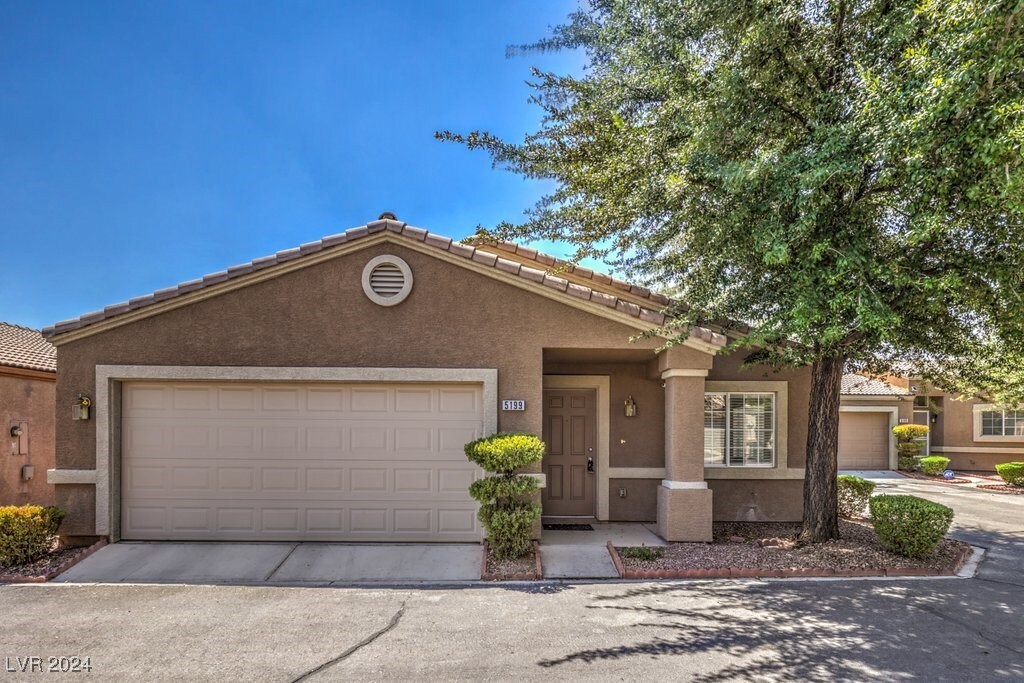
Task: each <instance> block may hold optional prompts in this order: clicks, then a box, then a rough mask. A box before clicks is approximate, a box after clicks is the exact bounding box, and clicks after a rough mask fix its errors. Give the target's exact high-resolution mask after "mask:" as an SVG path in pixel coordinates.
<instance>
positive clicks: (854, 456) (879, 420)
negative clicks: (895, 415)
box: [839, 412, 889, 470]
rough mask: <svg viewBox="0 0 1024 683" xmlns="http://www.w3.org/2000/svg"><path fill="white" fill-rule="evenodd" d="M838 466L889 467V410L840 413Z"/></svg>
mask: <svg viewBox="0 0 1024 683" xmlns="http://www.w3.org/2000/svg"><path fill="white" fill-rule="evenodd" d="M839 469H841V470H887V469H889V413H850V412H841V413H839Z"/></svg>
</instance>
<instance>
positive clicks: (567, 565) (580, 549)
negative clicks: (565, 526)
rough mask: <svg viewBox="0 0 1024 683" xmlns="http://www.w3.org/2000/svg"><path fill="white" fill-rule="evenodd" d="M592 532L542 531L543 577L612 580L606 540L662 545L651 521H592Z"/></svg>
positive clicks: (632, 543)
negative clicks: (648, 522)
mask: <svg viewBox="0 0 1024 683" xmlns="http://www.w3.org/2000/svg"><path fill="white" fill-rule="evenodd" d="M591 526H593V527H594V530H593V531H545V532H544V533H543V535H542V536H541V542H540V550H541V556H542V559H543V563H544V578H545V579H614V578H618V576H619V574H618V572H616V571H615V565H614V564H612V558H611V556H610V555H609V554H608V541H611V542H612V543H613V544H614V545H617V546H629V545H665V542H664V541H662V540H661V539H660V538H658V536H657V535H656V534H655V533H654V530H653V528H654V527H653V525H651V524H636V523H633V524H630V523H616V522H594V523H592V525H591Z"/></svg>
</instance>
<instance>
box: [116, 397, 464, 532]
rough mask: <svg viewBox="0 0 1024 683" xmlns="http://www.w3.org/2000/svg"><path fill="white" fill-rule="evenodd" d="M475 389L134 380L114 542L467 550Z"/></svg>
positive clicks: (126, 409) (125, 406) (125, 405)
mask: <svg viewBox="0 0 1024 683" xmlns="http://www.w3.org/2000/svg"><path fill="white" fill-rule="evenodd" d="M482 414H483V406H482V401H481V389H480V387H479V386H476V385H468V384H467V385H458V384H456V385H436V384H323V383H314V384H290V383H288V384H282V383H266V384H264V383H259V384H255V383H234V384H227V383H200V382H182V383H169V382H152V383H150V382H133V383H126V384H125V385H124V387H123V392H122V455H121V463H122V467H121V535H122V537H123V538H125V539H137V540H141V539H150V540H155V539H176V540H208V539H209V540H240V541H248V540H287V541H293V540H310V541H314V540H322V541H477V540H479V539H480V537H481V535H480V529H479V526H478V522H477V519H476V504H475V502H474V501H473V500H472V499H471V498H470V497H469V494H468V492H467V487H468V486H469V484H470V483H471V482H472V481H473V479H474V478H476V477H478V476H480V472H479V470H478V469H477V468H476V467H475V466H474V465H472V464H471V463H469V462H468V461H467V460H466V456H465V455H464V454H463V445H464V444H465V443H466V442H467V441H470V440H472V439H474V438H477V437H479V436H480V435H481V431H482V429H483V420H482Z"/></svg>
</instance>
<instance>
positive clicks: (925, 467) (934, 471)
mask: <svg viewBox="0 0 1024 683" xmlns="http://www.w3.org/2000/svg"><path fill="white" fill-rule="evenodd" d="M918 465H919V466H920V468H921V471H922V472H924V473H925V474H927V475H928V476H930V477H937V476H939V475H940V474H942V473H943V472H944V471H945V470H946V468H947V467H949V458H944V457H943V456H941V455H930V456H928V457H927V458H921V460H920V461H919V462H918Z"/></svg>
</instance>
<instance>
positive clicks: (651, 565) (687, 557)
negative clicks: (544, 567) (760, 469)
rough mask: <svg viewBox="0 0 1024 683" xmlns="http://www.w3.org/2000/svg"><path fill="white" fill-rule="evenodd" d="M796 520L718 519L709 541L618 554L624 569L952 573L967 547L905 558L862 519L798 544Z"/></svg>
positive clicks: (952, 545) (944, 546) (947, 546)
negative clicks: (835, 536) (832, 536)
mask: <svg viewBox="0 0 1024 683" xmlns="http://www.w3.org/2000/svg"><path fill="white" fill-rule="evenodd" d="M799 532H800V524H799V523H781V522H722V523H716V524H715V525H714V540H713V542H712V543H670V544H668V545H667V546H666V547H665V552H664V554H663V555H662V557H661V558H660V559H657V560H640V559H636V558H631V557H625V556H622V558H621V559H622V565H623V569H624V570H625V571H626V572H627V573H628V572H650V571H663V570H669V571H677V572H678V571H681V570H725V571H728V570H736V571H735V572H734V573H744V570H749V573H750V574H751V575H755V574H757V572H764V573H765V574H766V575H767V574H771V573H776V572H788V571H790V570H795V571H793V573H795V574H799V573H803V572H804V571H806V572H807V573H815V572H820V573H822V574H826V575H827V574H837V573H838V574H842V573H848V574H849V573H858V574H866V575H871V574H874V575H882V574H885V573H886V571H887V570H897V569H899V570H900V573H922V574H933V573H934V574H952V573H955V572H956V571H957V570H958V569H959V567H960V565H961V564H962V562H963V560H964V559H965V558H966V556H967V555H968V553H969V549H970V547H969V546H968V545H967V544H966V543H962V542H960V541H955V540H952V539H949V538H947V539H945V540H943V541H942V542H941V543H940V544H939V547H938V548H937V549H936V551H935V553H934V554H932V556H930V557H926V558H922V559H916V560H915V559H910V558H906V557H903V556H901V555H897V554H895V553H891V552H889V551H887V550H885V549H883V548H882V547H881V545H879V543H878V539H877V538H876V537H875V532H874V530H873V529H872V527H871V525H870V524H868V523H867V522H860V521H851V520H841V521H840V523H839V532H840V536H841V538H840V539H839V540H835V541H829V542H827V543H817V544H809V545H803V546H802V545H800V544H798V543H797V540H796V538H797V535H798V534H799Z"/></svg>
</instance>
